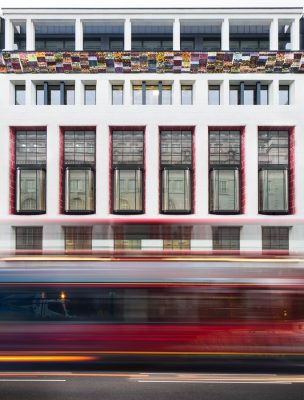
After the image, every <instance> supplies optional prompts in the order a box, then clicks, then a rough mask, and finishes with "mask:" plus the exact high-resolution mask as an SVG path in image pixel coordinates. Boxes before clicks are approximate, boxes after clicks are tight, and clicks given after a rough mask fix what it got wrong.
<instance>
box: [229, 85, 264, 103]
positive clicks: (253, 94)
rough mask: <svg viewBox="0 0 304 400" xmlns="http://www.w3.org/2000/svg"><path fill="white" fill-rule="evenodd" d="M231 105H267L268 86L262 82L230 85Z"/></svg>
mask: <svg viewBox="0 0 304 400" xmlns="http://www.w3.org/2000/svg"><path fill="white" fill-rule="evenodd" d="M229 104H230V105H267V104H268V85H262V84H261V83H260V82H256V83H244V82H241V83H240V84H235V85H234V84H233V85H230V91H229Z"/></svg>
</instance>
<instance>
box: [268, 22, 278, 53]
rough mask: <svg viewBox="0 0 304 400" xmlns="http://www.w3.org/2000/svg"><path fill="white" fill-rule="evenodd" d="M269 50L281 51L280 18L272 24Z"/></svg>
mask: <svg viewBox="0 0 304 400" xmlns="http://www.w3.org/2000/svg"><path fill="white" fill-rule="evenodd" d="M269 49H270V50H278V49H279V21H278V18H273V20H272V21H271V24H270V37H269Z"/></svg>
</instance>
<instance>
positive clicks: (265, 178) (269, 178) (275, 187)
mask: <svg viewBox="0 0 304 400" xmlns="http://www.w3.org/2000/svg"><path fill="white" fill-rule="evenodd" d="M259 203H260V212H279V213H280V212H283V213H285V212H288V171H287V170H286V169H281V170H261V171H259Z"/></svg>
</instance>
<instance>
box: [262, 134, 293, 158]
mask: <svg viewBox="0 0 304 400" xmlns="http://www.w3.org/2000/svg"><path fill="white" fill-rule="evenodd" d="M288 142H289V132H288V131H259V166H263V165H285V166H288V164H289V143H288Z"/></svg>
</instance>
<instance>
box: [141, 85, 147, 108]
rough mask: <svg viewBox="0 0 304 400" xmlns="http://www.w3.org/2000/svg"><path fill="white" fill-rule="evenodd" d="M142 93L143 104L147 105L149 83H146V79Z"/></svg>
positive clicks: (142, 86)
mask: <svg viewBox="0 0 304 400" xmlns="http://www.w3.org/2000/svg"><path fill="white" fill-rule="evenodd" d="M141 93H142V104H143V105H145V104H146V101H147V84H146V81H142V84H141Z"/></svg>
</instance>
